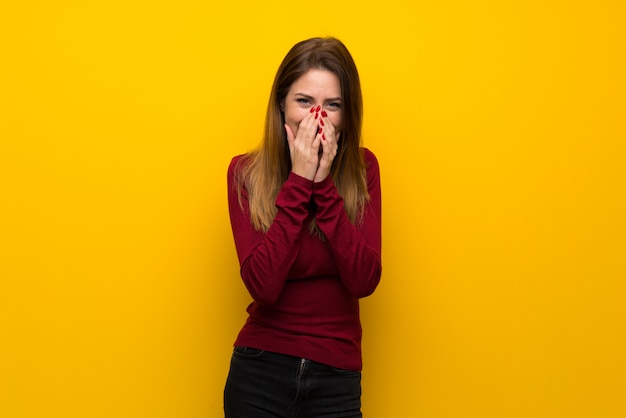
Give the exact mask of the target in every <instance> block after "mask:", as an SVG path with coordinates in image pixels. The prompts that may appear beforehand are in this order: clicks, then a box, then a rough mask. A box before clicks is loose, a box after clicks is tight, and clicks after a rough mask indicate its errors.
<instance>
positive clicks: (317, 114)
mask: <svg viewBox="0 0 626 418" xmlns="http://www.w3.org/2000/svg"><path fill="white" fill-rule="evenodd" d="M318 116H319V113H317V112H315V119H317V117H318ZM320 120H321V119H320Z"/></svg>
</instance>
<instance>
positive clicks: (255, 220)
mask: <svg viewBox="0 0 626 418" xmlns="http://www.w3.org/2000/svg"><path fill="white" fill-rule="evenodd" d="M311 69H322V70H327V71H330V72H332V73H334V74H335V75H336V76H337V78H339V83H340V85H341V96H342V108H343V109H342V110H343V128H342V131H341V139H340V141H339V144H338V150H337V155H336V156H335V159H334V161H333V164H332V167H331V174H330V175H331V177H332V180H333V182H334V183H335V187H337V191H338V192H339V194H340V195H341V197H343V200H344V208H345V210H346V213H347V214H348V217H349V218H350V220H351V221H352V223H357V222H358V221H359V220H360V217H361V215H362V212H363V207H364V205H365V203H366V202H367V201H368V200H369V194H368V192H367V180H366V168H365V162H364V160H363V155H362V153H361V150H360V144H361V124H362V118H363V98H362V95H361V83H360V81H359V74H358V72H357V69H356V65H355V63H354V60H353V59H352V56H351V55H350V52H349V51H348V49H347V48H346V47H345V45H344V44H343V43H342V42H341V41H339V40H338V39H336V38H312V39H307V40H305V41H301V42H299V43H297V44H296V45H294V46H293V47H292V48H291V50H290V51H289V52H288V53H287V55H286V56H285V58H284V59H283V62H282V63H281V64H280V67H279V68H278V71H277V72H276V77H275V78H274V84H273V86H272V91H271V93H270V100H269V104H268V107H267V115H266V118H265V133H264V137H263V142H262V143H261V145H260V146H259V148H258V149H256V150H255V151H253V152H251V153H249V154H248V155H247V156H246V158H243V159H242V160H241V164H240V165H239V166H238V167H237V170H236V172H237V188H238V193H239V201H240V204H241V203H242V202H241V196H242V190H243V188H245V189H246V191H247V194H248V207H249V211H250V218H251V220H252V224H253V226H254V228H255V229H257V230H259V231H267V230H268V229H269V227H270V225H271V224H272V222H273V220H274V217H275V216H276V207H275V205H274V203H275V201H276V196H277V195H278V192H279V190H280V188H281V186H282V184H283V183H284V182H285V180H286V179H287V177H288V175H289V172H290V171H291V158H290V155H289V146H288V143H287V134H286V132H285V127H284V123H285V116H284V113H283V112H282V110H281V106H280V104H281V102H282V101H283V100H284V99H285V97H286V96H287V92H288V91H289V88H290V87H291V85H292V84H293V83H294V82H295V81H296V80H297V79H299V78H300V77H302V75H304V74H305V73H306V72H307V71H309V70H311ZM313 229H315V227H314V228H313Z"/></svg>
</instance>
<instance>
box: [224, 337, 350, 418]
mask: <svg viewBox="0 0 626 418" xmlns="http://www.w3.org/2000/svg"><path fill="white" fill-rule="evenodd" d="M224 414H225V417H226V418H266V417H268V418H269V417H272V418H306V417H310V418H318V417H328V418H340V417H342V418H357V417H361V416H362V414H361V373H360V372H355V371H348V370H341V369H336V368H334V367H330V366H326V365H323V364H320V363H317V362H314V361H311V360H306V359H300V358H297V357H292V356H287V355H284V354H277V353H271V352H268V351H263V350H257V349H255V348H249V347H235V350H234V351H233V356H232V359H231V363H230V372H229V374H228V379H227V380H226V388H225V389H224Z"/></svg>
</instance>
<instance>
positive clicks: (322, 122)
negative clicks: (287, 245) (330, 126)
mask: <svg viewBox="0 0 626 418" xmlns="http://www.w3.org/2000/svg"><path fill="white" fill-rule="evenodd" d="M320 125H322V126H324V121H323V120H322V118H320Z"/></svg>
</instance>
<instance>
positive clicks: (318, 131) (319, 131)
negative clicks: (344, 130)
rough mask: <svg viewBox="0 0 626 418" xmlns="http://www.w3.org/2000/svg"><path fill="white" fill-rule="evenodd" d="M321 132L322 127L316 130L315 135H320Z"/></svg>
mask: <svg viewBox="0 0 626 418" xmlns="http://www.w3.org/2000/svg"><path fill="white" fill-rule="evenodd" d="M322 130H323V129H322V127H321V126H320V128H319V129H318V130H317V133H318V134H321V133H322Z"/></svg>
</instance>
